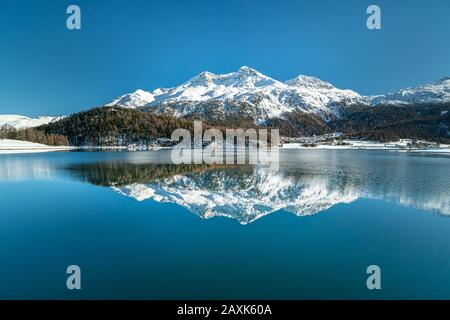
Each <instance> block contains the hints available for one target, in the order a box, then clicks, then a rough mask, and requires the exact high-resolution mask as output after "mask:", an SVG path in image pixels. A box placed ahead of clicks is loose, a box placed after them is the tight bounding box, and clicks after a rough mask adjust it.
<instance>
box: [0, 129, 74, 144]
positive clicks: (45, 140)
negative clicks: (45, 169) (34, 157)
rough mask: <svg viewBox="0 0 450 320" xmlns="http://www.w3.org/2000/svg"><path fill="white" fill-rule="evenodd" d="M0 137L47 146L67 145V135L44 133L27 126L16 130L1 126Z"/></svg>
mask: <svg viewBox="0 0 450 320" xmlns="http://www.w3.org/2000/svg"><path fill="white" fill-rule="evenodd" d="M0 139H14V140H23V141H30V142H35V143H42V144H46V145H49V146H68V145H69V140H68V139H67V137H65V136H63V135H59V134H54V133H45V132H43V131H42V130H38V129H34V128H28V129H22V130H17V129H15V128H13V127H9V126H3V127H1V128H0Z"/></svg>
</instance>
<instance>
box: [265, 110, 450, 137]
mask: <svg viewBox="0 0 450 320" xmlns="http://www.w3.org/2000/svg"><path fill="white" fill-rule="evenodd" d="M449 110H450V104H437V105H413V106H411V105H378V106H375V107H373V106H350V107H347V108H344V109H342V110H341V114H340V116H339V117H338V118H336V117H334V118H332V119H331V121H329V122H325V121H324V120H323V119H322V118H320V117H318V116H315V115H312V114H305V113H303V112H298V111H296V112H292V113H290V114H288V115H286V116H285V117H284V118H283V119H270V120H269V121H268V125H269V126H271V127H274V128H279V129H280V134H281V135H282V136H286V137H300V136H312V135H320V134H324V133H329V132H335V131H340V132H343V133H345V136H347V137H352V138H358V139H365V140H376V141H382V142H388V141H397V140H398V139H401V138H403V139H426V140H429V141H435V142H440V143H450V113H449Z"/></svg>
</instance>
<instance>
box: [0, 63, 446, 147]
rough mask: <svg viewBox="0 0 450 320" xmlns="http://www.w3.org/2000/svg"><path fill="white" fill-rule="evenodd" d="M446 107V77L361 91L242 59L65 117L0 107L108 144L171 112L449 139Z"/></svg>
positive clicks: (20, 120)
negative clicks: (280, 75)
mask: <svg viewBox="0 0 450 320" xmlns="http://www.w3.org/2000/svg"><path fill="white" fill-rule="evenodd" d="M108 108H109V109H115V110H114V111H115V112H114V113H111V112H109V111H108V110H106V109H108ZM100 109H105V110H103V111H102V110H100ZM449 109H450V78H448V77H447V78H442V79H440V80H438V81H435V82H433V83H428V84H422V85H418V86H415V87H410V88H405V89H401V90H399V91H398V92H393V93H387V94H383V95H374V96H364V95H361V94H359V93H357V92H355V91H353V90H349V89H339V88H336V87H335V86H333V85H332V84H331V83H329V82H327V81H324V80H321V79H318V78H315V77H310V76H304V75H300V76H297V77H295V78H293V79H290V80H287V81H278V80H276V79H273V78H271V77H268V76H266V75H264V74H262V73H260V72H258V71H256V70H255V69H252V68H250V67H246V66H244V67H241V68H239V69H238V70H237V71H235V72H231V73H227V74H213V73H211V72H202V73H200V74H198V75H196V76H194V77H192V78H191V79H189V80H188V81H186V82H184V83H182V84H180V85H179V86H176V87H173V88H158V89H155V90H153V91H145V90H142V89H139V90H136V91H134V92H132V93H128V94H125V95H122V96H120V97H118V98H116V99H114V100H113V101H111V102H109V103H106V104H105V105H103V106H101V107H100V108H99V107H97V108H94V109H91V110H88V111H83V112H79V113H76V114H74V115H71V116H68V117H39V118H37V119H31V118H28V117H24V116H18V115H0V128H1V127H2V126H9V127H12V128H15V129H24V128H33V127H39V128H40V130H44V132H45V134H57V135H61V136H66V137H67V138H68V140H69V141H70V143H77V144H80V143H82V142H80V141H84V142H86V141H90V142H89V143H94V144H100V143H105V141H108V143H109V144H115V143H135V142H140V141H141V142H142V139H144V140H146V139H149V138H152V137H153V138H154V137H161V134H157V133H155V134H153V133H152V134H151V137H150V136H149V135H148V134H146V133H145V132H142V131H143V130H144V129H143V128H144V127H145V128H149V127H152V123H153V122H155V121H159V123H158V125H159V126H160V127H164V126H166V127H173V126H176V125H178V124H179V121H178V120H182V121H184V120H185V119H187V120H189V119H201V120H204V121H205V122H208V123H209V124H211V125H217V124H219V125H221V126H225V127H229V126H240V127H248V126H268V127H274V128H280V132H281V134H282V135H286V136H293V137H295V136H304V135H314V134H323V133H328V132H333V131H342V132H349V133H350V134H351V135H356V136H358V137H359V138H361V137H363V138H368V139H372V138H373V139H376V140H384V139H387V140H392V139H397V138H400V137H401V138H424V139H432V140H435V141H438V142H446V143H448V142H449V141H450V115H449V113H448V111H449ZM145 114H150V115H152V116H151V117H149V116H146V115H145ZM105 117H106V119H105ZM139 119H141V120H139ZM171 119H172V120H171ZM124 122H126V124H125V123H124ZM143 122H145V125H144V124H143ZM169 123H170V125H168V124H169ZM185 124H186V123H185ZM100 131H101V132H102V133H101V135H99V134H98V133H99V132H100ZM147 131H148V130H147ZM86 137H87V139H85V138H86ZM164 137H166V134H164Z"/></svg>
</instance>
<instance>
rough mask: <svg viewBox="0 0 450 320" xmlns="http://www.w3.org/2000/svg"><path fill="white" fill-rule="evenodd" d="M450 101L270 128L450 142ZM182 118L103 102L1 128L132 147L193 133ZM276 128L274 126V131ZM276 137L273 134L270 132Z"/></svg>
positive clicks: (13, 134)
mask: <svg viewBox="0 0 450 320" xmlns="http://www.w3.org/2000/svg"><path fill="white" fill-rule="evenodd" d="M449 110H450V104H439V105H416V106H411V105H396V106H394V105H379V106H376V107H371V106H351V107H347V108H344V109H342V110H341V114H340V117H339V118H333V119H332V120H331V121H328V122H325V121H324V120H323V119H322V118H320V117H318V116H316V115H312V114H306V113H303V112H298V111H297V112H292V113H290V114H287V115H285V116H284V117H283V118H282V119H269V120H268V121H267V123H266V124H265V126H264V127H268V128H275V129H279V130H280V135H281V136H287V137H301V136H312V135H320V134H324V133H329V132H334V131H341V132H343V133H344V134H345V136H347V137H353V138H358V139H367V140H377V141H383V142H387V141H396V140H398V139H400V138H405V139H408V138H410V139H426V140H429V141H435V142H440V143H450V113H449V112H448V111H449ZM195 118H196V117H193V118H190V119H185V118H182V119H179V118H175V117H174V116H173V115H161V114H155V113H151V112H144V111H141V110H133V109H125V108H120V107H101V108H95V109H91V110H88V111H83V112H79V113H76V114H73V115H71V116H69V117H66V118H64V119H61V120H59V121H56V122H52V123H49V124H47V125H43V126H40V127H37V128H34V129H24V130H15V129H13V128H7V127H3V128H0V138H2V139H5V138H6V139H17V140H26V141H31V142H37V143H43V144H47V145H74V146H127V145H130V144H135V143H137V144H150V143H153V142H154V141H155V139H158V138H169V139H170V137H171V135H172V133H173V131H175V130H176V129H179V128H183V129H187V130H189V131H191V134H192V132H193V120H194V119H195ZM209 127H215V128H218V129H220V130H221V131H222V132H223V134H224V136H225V130H226V129H227V128H243V129H247V128H255V129H258V128H262V127H263V126H256V125H255V124H254V123H253V121H252V120H251V119H249V118H246V117H242V118H236V119H233V121H225V120H213V121H210V122H207V121H204V120H203V130H205V129H207V128H209ZM269 132H270V131H269ZM269 138H270V137H269Z"/></svg>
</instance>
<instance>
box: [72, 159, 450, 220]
mask: <svg viewBox="0 0 450 320" xmlns="http://www.w3.org/2000/svg"><path fill="white" fill-rule="evenodd" d="M357 152H358V151H357ZM357 152H341V153H339V152H325V153H323V154H317V153H309V154H307V153H302V154H299V153H289V154H287V155H284V157H283V160H282V163H281V164H280V168H279V169H278V170H273V169H270V168H266V167H260V166H249V165H241V166H239V165H234V166H231V165H173V164H163V163H142V161H140V162H138V163H135V162H127V161H102V162H94V163H81V164H80V163H75V164H70V165H68V166H66V167H64V170H65V171H66V172H69V173H70V175H71V176H72V177H75V178H77V179H80V180H82V181H85V182H88V183H91V184H95V185H100V186H107V187H111V188H113V190H115V191H116V192H118V193H120V194H122V195H124V196H128V197H132V198H134V199H136V200H138V201H144V200H150V199H151V200H154V201H157V202H167V203H176V204H178V205H180V206H182V207H185V208H186V209H188V210H189V211H191V212H193V213H195V214H197V215H198V216H200V217H202V218H211V217H216V216H222V217H228V218H233V219H235V220H237V221H238V222H239V223H241V224H248V223H251V222H253V221H255V220H257V219H258V218H260V217H262V216H265V215H267V214H270V213H272V212H276V211H279V210H285V211H288V212H291V213H293V214H295V215H297V216H305V215H313V214H316V213H319V212H322V211H325V210H327V209H329V208H331V207H332V206H334V205H337V204H340V203H351V202H353V201H355V200H357V199H359V198H366V199H380V200H385V201H393V202H396V203H398V204H400V205H403V206H411V207H415V208H418V209H422V210H427V211H432V212H436V213H440V214H442V215H449V214H450V195H449V191H448V190H450V179H449V178H450V170H449V169H450V163H449V162H448V158H436V157H422V156H412V155H400V154H389V153H364V152H360V154H358V153H357ZM324 154H325V156H324ZM436 161H438V163H442V164H444V165H441V166H439V165H437V164H438V163H436Z"/></svg>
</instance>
